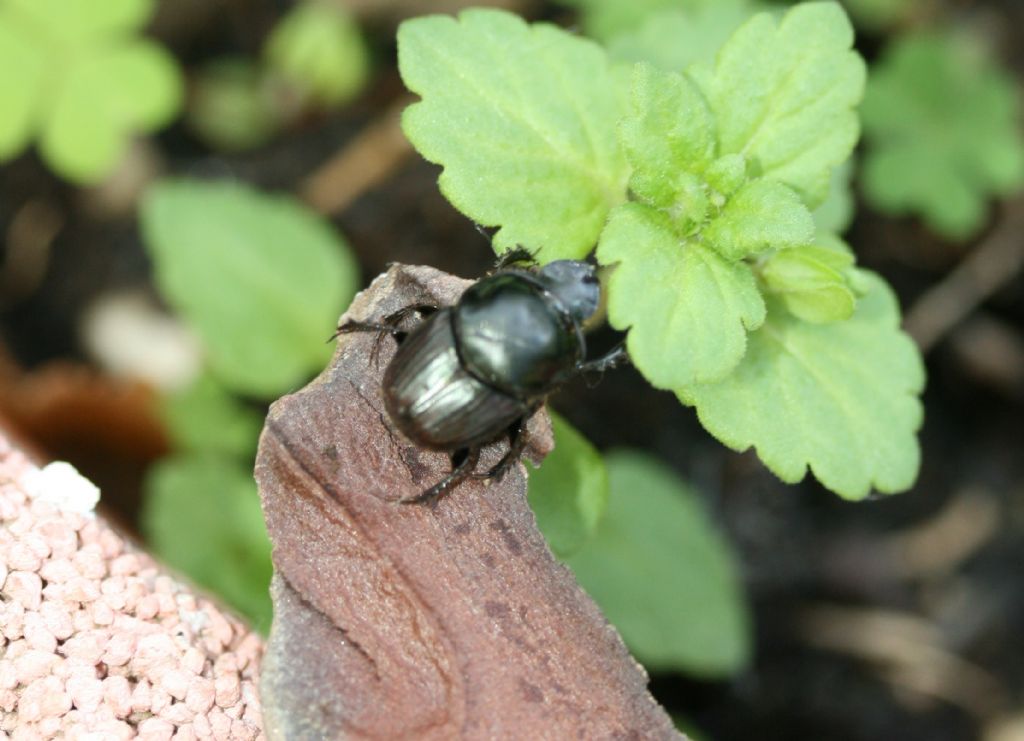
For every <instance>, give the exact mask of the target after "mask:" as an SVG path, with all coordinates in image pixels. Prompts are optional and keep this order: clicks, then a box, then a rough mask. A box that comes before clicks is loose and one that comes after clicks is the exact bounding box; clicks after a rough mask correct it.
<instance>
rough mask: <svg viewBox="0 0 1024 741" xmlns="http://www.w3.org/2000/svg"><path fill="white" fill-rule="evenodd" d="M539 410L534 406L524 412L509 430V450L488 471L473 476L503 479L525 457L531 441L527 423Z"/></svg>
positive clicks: (476, 477)
mask: <svg viewBox="0 0 1024 741" xmlns="http://www.w3.org/2000/svg"><path fill="white" fill-rule="evenodd" d="M536 411H537V407H534V408H533V409H531V410H530V411H529V412H527V413H526V414H524V415H523V416H522V417H520V418H519V419H518V420H516V422H515V424H513V425H512V426H511V427H510V428H509V432H508V452H507V453H505V455H503V456H502V457H501V460H500V461H498V462H497V463H496V464H494V466H493V467H492V468H491V470H489V471H488V472H487V473H475V474H473V478H475V479H495V480H496V481H499V482H500V481H501V480H502V479H503V478H505V474H507V473H508V472H509V471H510V470H511V469H512V466H514V465H515V464H516V463H518V462H519V459H520V458H522V457H523V452H524V451H525V450H526V446H527V444H528V443H529V436H528V435H527V434H526V423H527V421H528V420H529V419H530V417H532V416H533V413H534V412H536Z"/></svg>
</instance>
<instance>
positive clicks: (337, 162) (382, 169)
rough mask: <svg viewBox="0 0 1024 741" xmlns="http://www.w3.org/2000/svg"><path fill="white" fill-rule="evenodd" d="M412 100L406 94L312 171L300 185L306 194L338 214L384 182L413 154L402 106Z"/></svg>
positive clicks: (316, 205) (320, 207)
mask: <svg viewBox="0 0 1024 741" xmlns="http://www.w3.org/2000/svg"><path fill="white" fill-rule="evenodd" d="M411 102H412V98H410V97H408V96H402V97H401V98H400V99H399V100H397V101H396V102H395V103H393V104H392V105H391V106H390V107H389V108H388V109H387V110H386V111H384V113H382V114H381V115H380V116H378V117H377V118H375V119H374V120H373V121H371V122H370V123H369V124H368V125H367V126H366V127H365V128H364V129H363V130H362V131H360V132H359V133H358V134H357V135H356V136H355V138H353V139H352V140H351V141H350V142H349V143H348V144H347V145H346V146H345V147H344V148H343V149H342V150H341V151H339V152H338V153H337V154H335V155H334V156H333V157H331V159H329V160H327V162H325V163H324V164H323V165H321V166H320V167H318V168H317V169H316V170H314V171H313V172H312V173H310V174H309V175H308V176H307V177H306V178H305V180H304V181H303V182H302V184H301V185H300V187H299V191H300V194H301V196H302V198H303V199H304V200H305V201H306V202H307V203H309V204H310V205H311V206H312V207H313V208H315V209H316V210H317V211H319V212H320V213H322V214H337V213H340V212H342V211H344V210H345V209H346V208H347V207H348V206H349V205H350V204H351V203H352V202H353V201H355V200H356V199H357V198H358V197H359V196H360V195H362V194H363V193H365V192H366V191H368V190H369V189H370V188H372V187H373V186H375V185H377V184H378V183H381V182H383V181H384V180H385V179H386V178H387V177H388V175H390V174H391V173H392V172H393V171H394V170H395V168H397V167H398V166H399V165H400V164H401V163H402V161H403V160H404V159H405V158H406V157H408V156H409V155H410V154H412V145H411V144H409V140H408V139H406V138H405V134H403V133H402V127H401V116H402V110H403V109H404V108H405V107H406V106H407V105H409V103H411Z"/></svg>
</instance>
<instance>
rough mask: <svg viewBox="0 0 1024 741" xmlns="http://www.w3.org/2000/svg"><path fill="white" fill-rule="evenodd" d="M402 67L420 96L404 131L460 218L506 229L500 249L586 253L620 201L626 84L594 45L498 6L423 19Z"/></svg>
mask: <svg viewBox="0 0 1024 741" xmlns="http://www.w3.org/2000/svg"><path fill="white" fill-rule="evenodd" d="M398 64H399V70H400V71H401V74H402V79H403V80H404V81H405V84H406V86H407V87H408V88H409V89H410V90H412V91H413V92H414V93H417V94H419V95H420V96H421V97H422V101H421V102H419V103H415V104H413V105H411V106H410V107H409V108H407V109H406V111H405V115H404V116H403V119H402V126H403V128H404V130H405V133H406V135H407V136H408V137H409V140H410V141H411V142H412V143H413V145H414V146H415V147H416V149H417V150H418V151H419V152H420V154H422V155H423V156H424V157H425V158H426V159H428V160H430V161H431V162H436V163H438V164H440V165H442V166H443V167H444V171H443V172H442V174H441V177H440V180H439V184H440V187H441V191H442V192H443V193H444V194H445V196H446V197H447V198H448V199H449V200H450V201H451V202H452V203H453V204H454V205H455V207H456V208H458V209H459V210H460V211H462V212H463V213H464V214H466V215H467V216H469V217H470V218H471V219H473V220H474V221H476V222H478V223H480V224H482V225H484V226H500V227H501V228H500V229H499V230H498V232H497V233H496V234H495V236H494V246H495V249H496V250H497V251H499V252H501V251H504V250H506V249H508V248H510V247H511V246H513V245H516V244H522V245H524V246H526V247H528V248H530V249H538V250H540V258H541V260H543V261H548V260H552V259H556V258H579V257H582V256H584V255H586V254H587V253H588V252H589V251H590V250H591V249H592V248H593V246H594V244H595V242H596V241H597V237H598V235H599V234H600V232H601V228H602V226H603V225H604V222H605V219H606V218H607V216H608V212H609V210H610V209H611V208H612V207H613V206H615V205H616V204H617V203H619V202H621V201H622V200H624V199H625V194H626V187H625V186H626V178H627V175H628V167H627V166H626V162H625V159H624V157H623V156H622V152H621V149H620V147H619V144H618V141H617V140H616V135H615V127H616V124H617V122H618V120H619V118H620V117H621V111H622V101H621V100H620V99H619V95H618V91H619V85H618V84H617V80H616V77H615V75H614V74H613V72H612V70H611V67H610V64H609V62H608V59H607V57H606V55H605V53H604V51H603V50H602V49H601V48H600V47H599V46H597V45H596V44H594V43H592V42H590V41H587V40H585V39H581V38H578V37H575V36H573V35H571V34H569V33H566V32H565V31H562V30H561V29H558V28H555V27H554V26H550V25H546V24H535V25H532V26H530V25H527V24H526V23H524V22H523V21H522V20H521V19H519V18H517V17H516V16H514V15H512V14H510V13H506V12H503V11H498V10H482V9H477V10H466V11H463V12H462V13H461V14H460V15H459V18H458V20H456V19H454V18H450V17H448V16H427V17H424V18H416V19H413V20H410V21H405V22H404V23H403V24H402V25H401V26H400V28H399V30H398Z"/></svg>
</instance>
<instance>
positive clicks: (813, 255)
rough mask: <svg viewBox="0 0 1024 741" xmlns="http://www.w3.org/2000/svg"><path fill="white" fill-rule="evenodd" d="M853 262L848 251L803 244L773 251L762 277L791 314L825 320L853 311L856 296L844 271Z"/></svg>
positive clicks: (762, 270) (843, 316)
mask: <svg viewBox="0 0 1024 741" xmlns="http://www.w3.org/2000/svg"><path fill="white" fill-rule="evenodd" d="M852 265H853V255H851V254H849V253H846V252H839V251H837V250H833V249H828V248H827V247H817V246H815V245H806V246H804V247H796V248H794V249H789V250H781V251H779V252H777V253H775V254H774V255H772V257H771V258H769V259H768V261H767V262H766V263H765V265H764V267H763V268H762V269H761V278H762V279H763V280H764V283H765V286H766V287H767V289H768V290H769V291H771V292H772V293H774V294H776V295H778V296H780V297H781V298H782V301H783V303H785V304H786V308H788V309H789V311H790V313H792V314H793V315H794V316H796V317H799V318H800V319H803V320H804V321H805V322H815V323H817V324H824V323H827V322H838V321H842V320H844V319H849V318H850V316H851V315H852V314H853V310H854V307H855V306H856V303H857V297H856V295H855V294H854V292H853V289H852V288H851V287H850V285H849V283H848V281H847V279H846V276H845V274H844V273H845V271H846V270H847V269H849V268H850V267H851V266H852Z"/></svg>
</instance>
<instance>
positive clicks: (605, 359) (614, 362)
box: [574, 342, 629, 376]
mask: <svg viewBox="0 0 1024 741" xmlns="http://www.w3.org/2000/svg"><path fill="white" fill-rule="evenodd" d="M628 362H629V355H628V354H627V353H626V346H625V345H624V344H623V343H621V342H620V343H619V344H618V345H616V346H615V347H613V348H612V349H611V350H610V351H609V352H608V353H607V354H606V355H603V356H602V357H600V358H596V359H595V360H588V361H586V362H585V363H580V364H579V365H577V366H576V369H575V371H574V375H577V376H578V375H582V374H584V373H603V372H604V371H606V370H611V369H612V368H618V367H619V366H620V365H625V364H626V363H628Z"/></svg>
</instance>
